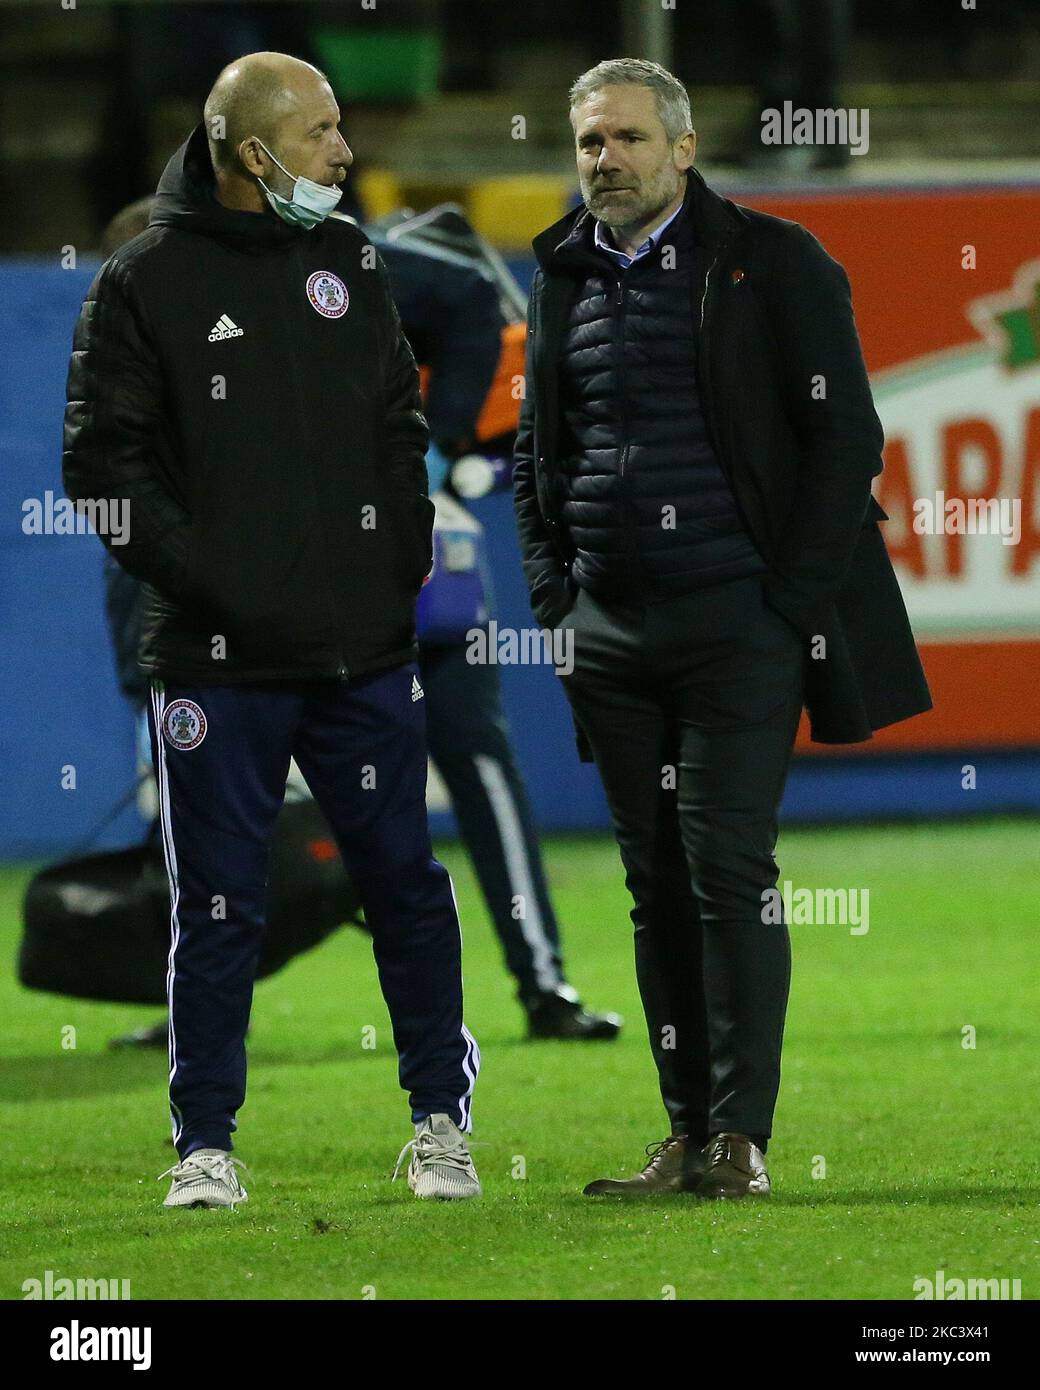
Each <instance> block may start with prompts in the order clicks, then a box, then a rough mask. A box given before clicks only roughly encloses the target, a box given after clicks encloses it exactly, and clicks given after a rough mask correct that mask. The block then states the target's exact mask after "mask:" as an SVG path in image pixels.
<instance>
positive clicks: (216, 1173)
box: [156, 1154, 249, 1187]
mask: <svg viewBox="0 0 1040 1390" xmlns="http://www.w3.org/2000/svg"><path fill="white" fill-rule="evenodd" d="M236 1168H241V1169H242V1171H243V1172H244V1173H248V1172H249V1169H248V1168H247V1167H246V1165H245V1164H244V1163H243V1162H242V1160H241V1159H240V1158H232V1157H231V1156H230V1155H229V1154H204V1155H203V1156H202V1157H201V1158H198V1157H196V1155H195V1154H189V1155H188V1157H187V1158H185V1159H183V1160H182V1161H181V1162H180V1163H175V1164H174V1166H173V1167H172V1168H167V1170H166V1172H165V1173H160V1174H159V1176H158V1177H157V1178H156V1182H162V1180H163V1178H175V1179H176V1180H177V1181H178V1182H189V1183H190V1182H203V1181H205V1180H207V1179H209V1180H212V1181H216V1182H232V1181H233V1182H235V1183H236V1184H237V1185H238V1186H239V1187H241V1183H239V1181H238V1175H237V1174H236V1173H235V1171H234V1170H235V1169H236Z"/></svg>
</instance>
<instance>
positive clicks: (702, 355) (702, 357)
mask: <svg viewBox="0 0 1040 1390" xmlns="http://www.w3.org/2000/svg"><path fill="white" fill-rule="evenodd" d="M725 247H726V243H725V242H724V243H723V244H722V246H720V247H719V249H718V251H717V252H716V254H715V259H714V260H713V261H712V263H711V264H710V265H709V266H708V269H707V270H706V272H705V274H704V293H703V294H702V295H701V322H700V339H701V340H700V342H699V343H698V345H697V367H698V371H697V379H698V382H699V385H700V395H701V413H702V414H703V416H704V424H705V427H706V429H707V431H708V439H709V441H710V443H711V446H712V448H713V449H714V450H715V457H716V458H717V459H718V461H719V467H720V468H721V469H722V472H723V476H724V477H725V479H726V482H727V483H728V484H729V490H730V494H731V495H732V497H733V505H734V506H735V507H736V509H737V515H738V516H739V517H740V520H741V523H742V524H743V527H744V530H745V532H746V533H747V535H748V537H749V538H750V540H751V543H752V545H754V547H755V549H756V550H758V552H759V554H760V555H761V554H762V553H763V552H762V548H761V546H760V545H759V543H758V541H757V540H756V538H755V533H754V531H753V530H752V528H751V527H750V526H749V525H748V519H747V516H746V515H745V512H744V508H743V507H742V506H741V505H740V498H739V497H738V496H737V490H736V488H735V487H734V486H733V474H732V473H731V471H730V468H729V463H728V460H727V459H726V455H725V453H724V451H723V449H722V446H721V444H720V441H719V432H718V430H717V429H716V428H715V422H714V420H713V419H712V412H713V410H714V404H713V401H712V396H711V382H710V376H711V367H710V364H709V362H708V351H707V348H708V334H707V330H706V328H705V310H706V308H707V304H708V287H709V285H710V284H711V272H712V271H713V270H714V269H715V267H716V266H717V265H718V263H719V259H720V257H721V255H722V252H723V251H724V250H725Z"/></svg>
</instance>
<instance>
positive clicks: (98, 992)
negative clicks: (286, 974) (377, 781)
mask: <svg viewBox="0 0 1040 1390" xmlns="http://www.w3.org/2000/svg"><path fill="white" fill-rule="evenodd" d="M359 911H360V902H359V899H358V895H357V891H356V890H355V888H354V885H353V883H352V882H351V880H350V878H349V876H348V875H347V873H346V870H345V869H344V868H343V862H342V860H341V859H340V856H339V852H338V850H337V848H336V845H335V843H334V841H333V839H332V836H331V834H330V832H329V829H328V825H327V823H326V821H325V819H324V817H323V816H322V814H321V811H320V810H319V809H318V806H317V805H316V803H315V802H314V801H312V800H310V799H305V800H300V801H294V802H288V801H287V802H286V804H285V805H284V806H283V807H282V810H281V813H280V814H279V817H278V821H277V824H276V826H275V834H274V841H273V844H272V847H271V872H270V877H269V880H268V885H267V929H266V931H265V933H264V941H263V946H262V948H261V952H260V964H259V968H258V970H257V978H258V979H264V978H265V977H266V976H268V975H273V974H274V973H275V971H277V970H280V969H281V968H282V967H283V966H284V965H286V964H287V963H288V962H289V961H290V960H292V958H293V957H294V956H298V955H300V954H301V953H302V952H303V951H308V950H310V949H311V947H313V946H317V945H318V943H319V942H321V941H324V940H325V938H326V937H327V936H329V935H330V934H331V933H332V932H334V931H335V930H336V929H337V927H339V926H341V925H342V924H343V923H344V922H357V921H358V915H359ZM22 921H23V924H24V932H23V936H22V945H21V950H20V952H19V956H18V978H19V980H20V981H21V983H22V984H23V985H25V986H26V987H27V988H29V989H39V990H46V991H47V992H48V993H50V994H68V995H73V996H75V997H76V998H79V999H98V1000H104V1001H106V1002H108V1003H118V1004H165V1003H166V971H167V961H168V956H169V950H170V894H169V887H168V880H167V877H166V866H165V863H164V862H163V854H162V846H161V845H160V843H159V842H158V840H157V839H151V840H149V841H147V842H146V843H145V844H142V845H133V846H131V847H130V848H129V849H121V850H113V851H110V852H108V853H104V854H89V855H86V856H84V857H82V858H77V859H70V860H66V861H65V862H64V863H61V864H52V865H51V866H50V867H49V868H46V869H43V870H42V871H41V872H40V873H38V874H37V875H36V876H35V878H33V879H32V880H31V881H30V883H29V886H28V888H27V889H26V893H25V902H24V906H23V911H22Z"/></svg>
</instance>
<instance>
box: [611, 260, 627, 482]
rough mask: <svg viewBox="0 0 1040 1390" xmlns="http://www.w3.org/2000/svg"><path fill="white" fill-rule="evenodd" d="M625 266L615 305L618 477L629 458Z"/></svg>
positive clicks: (620, 476) (619, 279)
mask: <svg viewBox="0 0 1040 1390" xmlns="http://www.w3.org/2000/svg"><path fill="white" fill-rule="evenodd" d="M627 270H628V267H627V266H625V267H624V268H623V269H622V270H621V271H620V272H619V274H618V282H617V294H616V295H615V297H614V303H615V305H616V306H617V308H618V311H619V312H618V316H617V321H618V430H619V431H620V433H621V435H622V445H621V453H620V455H619V458H618V477H619V478H623V477H624V476H625V462H626V460H627V458H628V445H629V439H628V401H627V400H626V398H625V309H626V307H627V306H626V303H625V273H626V271H627Z"/></svg>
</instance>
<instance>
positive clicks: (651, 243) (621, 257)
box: [593, 204, 682, 270]
mask: <svg viewBox="0 0 1040 1390" xmlns="http://www.w3.org/2000/svg"><path fill="white" fill-rule="evenodd" d="M680 212H682V204H680V205H679V206H678V207H677V208H676V209H675V211H674V212H673V213H672V215H671V217H669V218H668V220H667V221H666V222H662V223H661V225H660V226H659V227H658V228H657V230H656V231H653V232H651V233H650V235H649V236H648V237H647V239H646V240H645V241H644V242H643V244H642V246H640V247H638V248H637V250H636V254H635V255H634V256H630V255H628V253H627V252H625V251H619V250H618V249H617V247H616V246H611V245H610V244H609V243H608V242H607V240H606V237H607V236H608V235H609V232H608V231H607V229H606V227H605V226H604V225H603V223H602V222H600V220H599V219H598V218H597V219H596V230H595V234H594V236H593V241H594V242H595V244H596V246H598V247H599V249H600V250H601V251H606V253H607V255H608V256H613V257H614V259H615V260H616V261H617V262H618V263H619V265H620V266H621V268H622V270H627V269H628V267H629V266H630V265H632V263H633V262H634V261H641V260H642V259H643V257H644V256H649V254H650V252H651V251H652V250H653V249H654V247H655V246H656V245H657V243H658V242H659V241H660V240H661V236H662V234H663V233H664V231H665V230H666V228H668V227H670V226H671V224H672V223H673V222H674V221H675V219H676V218H677V217H678V216H679V214H680Z"/></svg>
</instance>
